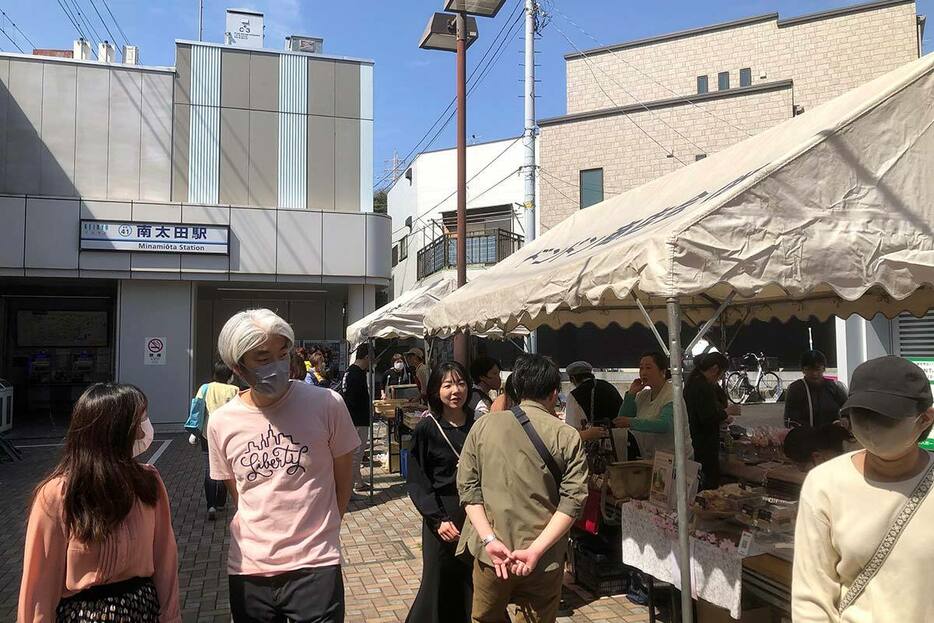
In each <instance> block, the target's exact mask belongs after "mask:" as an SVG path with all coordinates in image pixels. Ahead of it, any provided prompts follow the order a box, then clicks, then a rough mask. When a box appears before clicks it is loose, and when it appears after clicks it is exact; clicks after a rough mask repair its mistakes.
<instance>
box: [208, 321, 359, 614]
mask: <svg viewBox="0 0 934 623" xmlns="http://www.w3.org/2000/svg"><path fill="white" fill-rule="evenodd" d="M294 342H295V334H294V333H293V331H292V327H290V326H289V324H288V323H287V322H286V321H285V320H283V319H282V318H280V317H279V316H277V315H276V314H275V313H273V312H271V311H270V310H268V309H254V310H249V311H243V312H240V313H237V314H235V315H234V316H233V317H232V318H231V319H230V320H228V321H227V323H226V324H225V325H224V328H223V329H222V330H221V333H220V337H219V338H218V343H217V349H218V351H219V353H220V356H221V359H223V361H224V363H226V364H227V365H228V366H229V367H230V368H231V369H232V370H233V371H234V372H236V373H237V374H238V375H239V376H240V378H242V379H243V380H244V381H245V382H246V383H247V384H248V385H249V386H250V388H249V389H247V390H245V391H243V392H241V393H240V394H239V395H238V396H237V397H236V398H234V399H233V400H231V401H230V402H228V403H227V404H226V405H224V406H223V407H221V408H220V409H218V410H217V411H216V412H214V413H212V414H211V419H210V420H209V421H208V431H207V432H208V439H209V444H208V447H209V448H210V464H211V478H214V479H215V480H223V481H224V482H225V483H226V485H227V489H228V490H229V491H230V494H231V496H232V497H233V501H234V507H235V508H236V514H235V515H234V518H233V520H232V521H231V524H230V553H229V556H228V561H227V573H228V576H229V584H230V610H231V615H232V617H233V621H234V623H245V622H250V623H252V622H254V621H285V620H286V619H288V620H290V621H295V622H296V623H298V622H302V621H316V622H318V621H320V622H322V623H332V622H340V621H343V620H344V585H343V580H342V579H341V567H340V562H341V557H340V525H341V517H342V516H343V515H344V513H345V512H346V510H347V504H348V503H349V501H350V494H351V487H352V477H351V461H352V458H353V452H354V450H355V449H356V448H357V446H358V445H359V444H360V439H359V437H358V436H357V432H356V430H355V429H354V426H353V422H352V421H351V419H350V414H349V413H348V412H347V407H346V406H345V405H344V401H343V399H341V397H340V395H339V394H337V393H336V392H333V391H331V390H329V389H324V388H321V387H315V386H313V385H308V384H306V383H301V382H294V383H293V382H290V381H289V355H290V352H291V349H292V345H293V343H294Z"/></svg>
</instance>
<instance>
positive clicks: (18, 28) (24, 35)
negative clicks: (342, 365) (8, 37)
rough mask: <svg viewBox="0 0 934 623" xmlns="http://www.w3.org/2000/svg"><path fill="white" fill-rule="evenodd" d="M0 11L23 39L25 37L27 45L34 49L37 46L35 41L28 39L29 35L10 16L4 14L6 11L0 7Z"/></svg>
mask: <svg viewBox="0 0 934 623" xmlns="http://www.w3.org/2000/svg"><path fill="white" fill-rule="evenodd" d="M0 13H2V14H3V17H5V18H6V19H7V21H8V22H10V24H11V25H12V26H13V28H15V29H16V30H17V32H19V34H20V35H22V36H23V39H25V40H26V42H27V43H29V45H31V46H32V47H33V49H35V48H36V47H38V46H36V44H35V43H33V42H32V39H30V38H29V36H28V35H27V34H26V33H24V32H23V31H22V30H20V27H19V26H17V25H16V22H14V21H13V20H12V19H10V16H9V15H7V14H6V11H4V10H3V9H0Z"/></svg>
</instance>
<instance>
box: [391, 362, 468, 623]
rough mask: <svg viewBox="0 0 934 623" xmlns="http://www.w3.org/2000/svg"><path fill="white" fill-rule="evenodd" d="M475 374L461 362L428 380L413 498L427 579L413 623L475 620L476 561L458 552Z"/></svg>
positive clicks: (411, 482)
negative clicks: (462, 466)
mask: <svg viewBox="0 0 934 623" xmlns="http://www.w3.org/2000/svg"><path fill="white" fill-rule="evenodd" d="M469 390H470V377H469V375H468V374H467V370H465V369H464V366H462V365H461V364H459V363H455V362H452V363H446V364H443V365H441V366H440V367H438V368H437V369H436V370H434V371H433V372H432V374H431V377H430V378H429V380H428V387H427V394H428V405H429V407H430V411H431V413H430V415H428V416H427V417H425V418H424V419H423V420H422V421H421V422H419V424H418V426H416V427H415V431H414V432H413V434H412V452H411V455H410V457H411V458H410V460H409V475H408V487H409V497H411V498H412V502H414V503H415V507H416V508H417V509H418V512H419V513H421V515H422V517H423V519H424V521H423V523H422V583H421V586H420V587H419V589H418V595H417V596H416V597H415V602H414V603H413V604H412V609H411V610H410V611H409V616H408V618H406V621H407V622H409V623H461V622H464V623H466V622H468V621H470V606H471V601H472V599H473V583H472V581H471V570H472V567H471V565H469V564H467V563H465V562H464V561H462V560H461V559H459V558H457V557H456V556H455V552H456V550H457V540H458V538H459V537H460V533H461V529H463V527H464V521H465V519H466V518H467V517H466V514H465V513H464V509H463V507H462V506H461V504H460V499H459V498H458V496H457V482H456V480H457V463H458V461H459V460H460V452H461V450H462V449H463V447H464V441H465V440H466V439H467V433H468V432H469V431H470V427H471V426H472V425H473V422H474V414H473V411H472V410H471V409H470V408H469V407H468V406H467V398H468V392H469Z"/></svg>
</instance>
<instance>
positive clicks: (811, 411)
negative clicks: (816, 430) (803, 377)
mask: <svg viewBox="0 0 934 623" xmlns="http://www.w3.org/2000/svg"><path fill="white" fill-rule="evenodd" d="M802 383H804V393H805V394H807V397H808V413H809V414H810V415H811V426H814V403H813V402H812V401H811V388H810V387H808V382H807V381H802Z"/></svg>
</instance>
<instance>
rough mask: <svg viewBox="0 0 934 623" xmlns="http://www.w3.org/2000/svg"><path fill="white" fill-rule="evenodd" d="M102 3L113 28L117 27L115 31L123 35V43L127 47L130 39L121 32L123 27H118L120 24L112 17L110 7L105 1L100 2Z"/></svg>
mask: <svg viewBox="0 0 934 623" xmlns="http://www.w3.org/2000/svg"><path fill="white" fill-rule="evenodd" d="M101 2H103V3H104V8H105V9H107V13H108V14H110V19H112V20H113V22H114V26H116V27H117V30H119V31H120V34H121V35H123V42H124V43H126V44H127V45H130V38H129V37H127V36H126V33H125V32H124V31H123V27H122V26H120V22H118V21H117V18H116V17H114V14H113V11H111V10H110V5H109V4H107V0H101Z"/></svg>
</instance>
